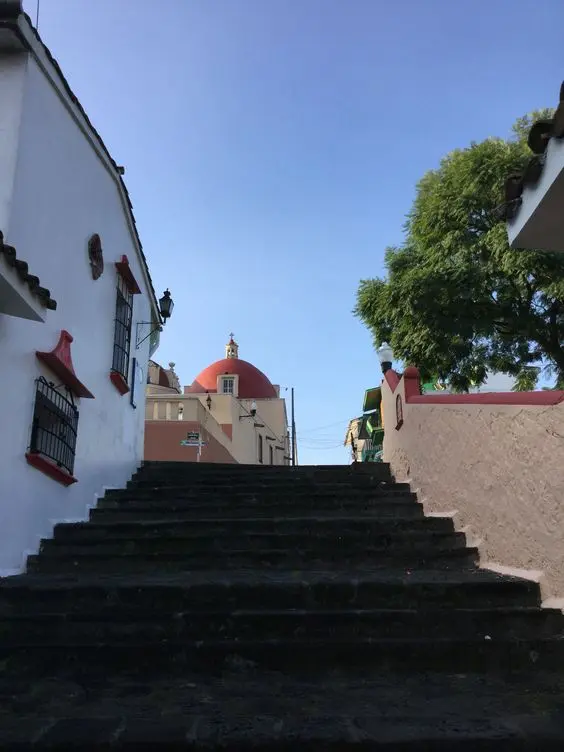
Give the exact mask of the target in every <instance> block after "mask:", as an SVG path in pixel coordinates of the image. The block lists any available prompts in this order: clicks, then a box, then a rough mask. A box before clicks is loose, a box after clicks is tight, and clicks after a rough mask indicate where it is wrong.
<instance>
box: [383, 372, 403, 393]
mask: <svg viewBox="0 0 564 752" xmlns="http://www.w3.org/2000/svg"><path fill="white" fill-rule="evenodd" d="M384 378H385V379H386V381H387V383H388V386H389V387H390V389H391V390H392V392H395V391H396V389H397V388H398V384H399V383H400V381H401V378H400V376H399V374H397V373H396V372H395V371H394V370H393V368H390V369H389V370H388V371H386V373H385V374H384Z"/></svg>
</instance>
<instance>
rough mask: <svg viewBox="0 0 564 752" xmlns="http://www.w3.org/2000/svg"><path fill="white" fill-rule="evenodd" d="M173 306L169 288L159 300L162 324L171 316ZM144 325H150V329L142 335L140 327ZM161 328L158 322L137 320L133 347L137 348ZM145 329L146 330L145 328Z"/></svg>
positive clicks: (160, 330)
mask: <svg viewBox="0 0 564 752" xmlns="http://www.w3.org/2000/svg"><path fill="white" fill-rule="evenodd" d="M173 308H174V300H173V299H172V298H171V297H170V290H168V289H166V290H165V291H164V293H163V296H162V298H161V299H160V300H159V313H160V314H161V318H162V320H163V324H166V321H167V319H169V318H170V317H171V316H172V309H173ZM145 326H150V327H151V329H150V330H149V334H146V335H145V336H144V337H142V336H141V335H142V333H143V329H142V327H145ZM162 330H163V328H162V326H161V325H160V323H159V324H157V325H155V322H154V321H138V322H137V326H136V328H135V349H136V350H138V349H139V348H140V346H141V345H142V344H143V342H145V340H146V339H149V337H150V336H151V335H153V334H155V332H162ZM145 331H147V330H146V329H145Z"/></svg>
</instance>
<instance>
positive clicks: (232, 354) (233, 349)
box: [225, 332, 239, 358]
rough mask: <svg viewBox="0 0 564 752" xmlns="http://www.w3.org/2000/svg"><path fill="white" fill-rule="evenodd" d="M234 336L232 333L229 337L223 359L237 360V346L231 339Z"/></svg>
mask: <svg viewBox="0 0 564 752" xmlns="http://www.w3.org/2000/svg"><path fill="white" fill-rule="evenodd" d="M234 336H235V335H234V334H233V332H231V334H230V335H229V342H228V343H227V344H226V345H225V357H226V358H238V357H239V345H238V344H237V343H236V342H235V340H234V339H233V337H234Z"/></svg>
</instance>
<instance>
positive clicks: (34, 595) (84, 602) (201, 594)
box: [0, 568, 541, 618]
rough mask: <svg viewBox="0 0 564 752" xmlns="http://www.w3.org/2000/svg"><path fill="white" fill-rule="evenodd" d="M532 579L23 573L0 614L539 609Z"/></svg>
mask: <svg viewBox="0 0 564 752" xmlns="http://www.w3.org/2000/svg"><path fill="white" fill-rule="evenodd" d="M540 601H541V597H540V588H539V586H538V584H537V583H536V582H533V581H530V580H525V579H520V578H516V577H509V576H502V575H498V574H497V573H495V572H489V571H486V570H481V569H474V570H471V571H468V572H465V571H464V570H462V571H448V570H432V569H430V568H429V569H425V570H422V571H419V570H414V571H411V570H409V571H406V570H405V569H401V570H386V571H372V570H369V571H353V572H350V573H343V572H340V571H334V570H333V571H331V570H330V571H323V570H319V571H312V570H295V571H279V570H276V571H264V570H248V571H245V570H236V571H217V570H215V571H206V572H197V571H194V572H177V573H164V572H158V571H153V572H151V573H145V574H143V575H132V574H127V573H123V572H116V573H112V574H107V575H104V574H101V573H98V574H88V573H80V574H79V573H73V572H67V573H65V574H64V575H43V574H26V575H20V576H16V577H9V578H5V579H3V580H0V618H2V617H3V616H13V615H14V614H22V615H23V614H33V613H41V612H45V611H49V612H55V611H57V612H68V613H79V612H81V611H84V610H85V609H86V610H87V611H91V610H93V609H98V610H99V611H100V613H104V612H108V613H111V612H112V611H113V609H114V608H115V606H116V605H117V604H120V605H121V606H122V607H130V608H135V609H138V610H139V611H141V612H144V611H146V610H147V609H148V608H150V609H157V610H162V611H163V612H167V611H176V612H183V611H187V610H197V609H209V608H210V607H213V608H216V609H232V610H238V609H267V610H272V609H278V610H285V609H289V610H291V609H306V610H314V611H315V610H327V609H331V610H338V609H340V608H343V609H350V608H355V609H374V608H391V609H419V608H492V607H509V606H518V607H532V606H540Z"/></svg>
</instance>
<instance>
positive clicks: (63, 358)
mask: <svg viewBox="0 0 564 752" xmlns="http://www.w3.org/2000/svg"><path fill="white" fill-rule="evenodd" d="M72 341H73V338H72V336H71V335H70V334H69V333H68V332H67V331H66V330H65V329H62V330H61V334H60V336H59V341H58V343H57V345H56V347H55V349H54V350H52V351H51V352H39V351H37V352H36V353H35V355H36V357H37V358H38V359H39V360H40V361H42V362H43V363H45V365H46V366H47V367H48V368H49V369H50V370H51V371H53V373H54V374H55V375H56V376H58V377H59V378H60V379H61V381H62V382H63V384H64V385H65V386H67V387H68V388H69V389H70V390H71V392H73V393H74V394H76V396H77V397H86V398H87V399H94V395H93V394H92V392H90V391H89V390H88V389H87V388H86V387H85V386H84V384H83V383H82V382H81V381H80V380H79V379H78V376H77V375H76V373H75V372H74V366H73V364H72V355H71V349H70V346H71V343H72Z"/></svg>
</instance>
